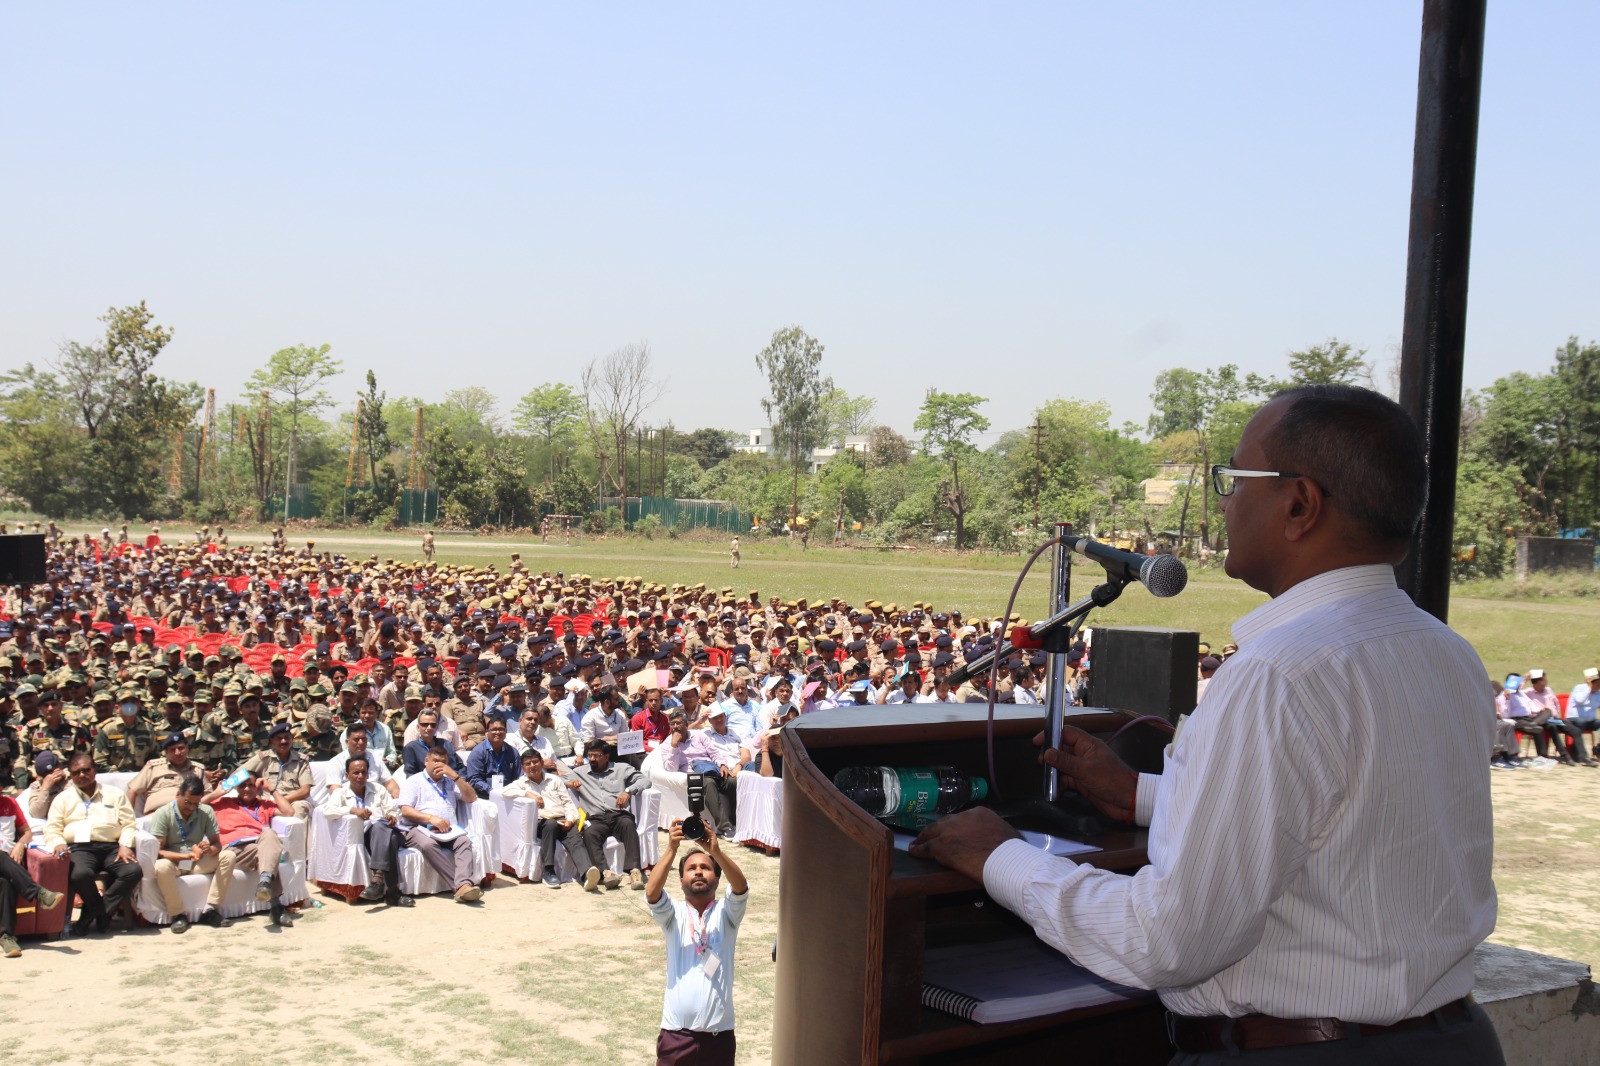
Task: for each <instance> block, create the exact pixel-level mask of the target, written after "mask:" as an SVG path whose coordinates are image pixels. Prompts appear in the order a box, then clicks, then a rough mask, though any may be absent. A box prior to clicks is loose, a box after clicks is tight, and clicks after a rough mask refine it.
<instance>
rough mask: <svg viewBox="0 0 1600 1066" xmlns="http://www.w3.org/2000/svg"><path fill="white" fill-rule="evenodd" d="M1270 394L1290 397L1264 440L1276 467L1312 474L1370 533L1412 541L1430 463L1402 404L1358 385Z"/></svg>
mask: <svg viewBox="0 0 1600 1066" xmlns="http://www.w3.org/2000/svg"><path fill="white" fill-rule="evenodd" d="M1272 398H1273V400H1286V401H1287V406H1286V407H1285V409H1284V412H1283V415H1282V416H1281V417H1280V418H1279V419H1278V422H1277V424H1276V425H1275V426H1273V427H1272V430H1271V431H1270V432H1269V433H1267V434H1266V435H1265V436H1264V437H1263V438H1262V442H1261V444H1262V448H1263V449H1264V450H1265V452H1266V454H1267V458H1268V460H1269V461H1270V462H1271V463H1272V465H1273V467H1274V468H1276V469H1278V470H1287V471H1291V472H1293V473H1296V474H1303V475H1305V476H1306V477H1309V478H1311V479H1312V480H1313V481H1315V482H1316V483H1317V484H1318V485H1319V486H1320V487H1321V488H1322V489H1323V491H1325V492H1326V493H1327V494H1328V498H1329V499H1331V500H1333V501H1334V506H1335V507H1336V508H1337V509H1338V510H1339V512H1340V513H1342V514H1344V515H1347V516H1349V518H1350V519H1351V521H1353V522H1354V523H1355V524H1356V525H1357V526H1358V527H1359V528H1360V529H1361V530H1363V531H1364V532H1365V533H1366V534H1367V535H1368V536H1370V537H1371V538H1372V539H1373V540H1376V541H1378V542H1380V543H1384V544H1403V543H1406V542H1408V541H1410V539H1411V534H1412V533H1413V532H1415V530H1416V528H1417V520H1418V519H1419V518H1421V517H1422V506H1423V504H1424V503H1425V502H1426V501H1427V496H1428V469H1427V459H1426V456H1427V452H1426V450H1425V448H1424V445H1423V441H1422V433H1421V431H1420V430H1419V429H1418V428H1417V424H1416V422H1414V421H1412V418H1411V416H1410V415H1408V414H1406V412H1405V409H1404V408H1403V407H1401V406H1400V405H1399V404H1397V403H1395V402H1394V401H1393V400H1391V399H1389V398H1388V397H1387V396H1384V395H1382V394H1381V393H1376V392H1373V391H1372V390H1371V389H1364V388H1360V387H1358V386H1355V385H1303V386H1300V387H1299V388H1293V389H1285V390H1284V391H1282V392H1280V393H1278V394H1277V395H1275V396H1273V397H1272Z"/></svg>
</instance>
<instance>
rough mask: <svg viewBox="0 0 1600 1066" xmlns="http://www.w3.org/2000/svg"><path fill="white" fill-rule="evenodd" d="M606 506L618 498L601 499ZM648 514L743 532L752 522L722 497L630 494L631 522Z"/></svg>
mask: <svg viewBox="0 0 1600 1066" xmlns="http://www.w3.org/2000/svg"><path fill="white" fill-rule="evenodd" d="M600 505H601V507H602V508H605V507H615V506H616V505H617V498H616V497H615V496H610V497H607V498H606V499H603V500H601V501H600ZM646 515H655V516H656V517H657V518H659V519H661V524H662V525H664V526H676V525H678V524H679V522H680V521H683V522H685V523H686V524H687V525H688V526H689V527H690V528H693V529H720V530H723V531H725V532H728V533H743V532H744V531H745V530H746V529H748V528H749V525H750V524H749V523H748V522H746V521H745V519H744V516H743V515H741V514H740V513H739V509H738V508H737V507H735V506H733V505H732V504H731V503H725V502H723V501H721V500H675V499H673V498H672V497H670V496H644V497H639V496H629V497H628V509H627V513H626V514H625V515H624V516H623V517H624V520H625V521H626V522H627V524H628V525H629V526H632V525H633V524H634V523H636V522H638V521H639V520H640V519H641V518H644V517H645V516H646Z"/></svg>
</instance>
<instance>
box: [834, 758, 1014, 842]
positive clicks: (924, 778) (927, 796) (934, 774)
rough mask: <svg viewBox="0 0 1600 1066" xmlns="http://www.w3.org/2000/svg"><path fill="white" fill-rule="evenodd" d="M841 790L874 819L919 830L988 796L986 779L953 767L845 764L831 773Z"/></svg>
mask: <svg viewBox="0 0 1600 1066" xmlns="http://www.w3.org/2000/svg"><path fill="white" fill-rule="evenodd" d="M833 784H834V787H835V788H837V789H838V790H839V791H840V792H843V793H844V794H845V795H846V796H847V797H849V799H850V800H851V801H852V802H853V803H855V804H856V806H858V807H860V808H861V809H862V810H864V811H866V812H867V813H868V814H870V815H872V816H873V817H874V818H878V819H881V820H883V821H885V822H892V823H893V824H895V825H898V826H901V827H903V828H906V829H921V828H922V827H924V826H926V825H928V824H929V823H931V822H935V821H937V820H938V819H939V818H940V817H942V816H944V815H946V814H953V813H954V812H956V811H959V810H961V809H962V808H963V807H966V806H969V805H970V804H973V803H976V802H978V801H979V800H982V799H984V798H985V797H987V796H988V795H989V782H987V781H985V780H984V779H983V778H981V777H969V776H968V775H967V774H965V773H963V772H961V771H960V770H957V769H956V768H955V767H953V766H908V767H900V768H896V767H892V766H847V767H845V768H844V769H843V770H840V771H839V772H838V773H836V774H834V775H833Z"/></svg>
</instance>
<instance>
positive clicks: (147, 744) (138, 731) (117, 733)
mask: <svg viewBox="0 0 1600 1066" xmlns="http://www.w3.org/2000/svg"><path fill="white" fill-rule="evenodd" d="M159 753H160V747H159V745H158V744H157V742H156V733H155V730H154V729H151V728H150V724H149V723H148V722H146V721H144V720H143V719H141V718H138V717H135V718H134V719H133V724H132V725H129V724H128V720H127V719H125V718H123V717H122V716H121V715H118V716H117V717H116V718H113V719H112V720H111V721H109V722H107V723H106V724H105V725H104V726H103V727H102V728H101V730H100V735H99V736H98V737H96V738H95V742H94V765H95V769H96V770H98V771H99V772H100V773H103V774H114V773H137V772H138V771H139V770H142V769H144V764H145V763H147V762H149V761H150V760H151V759H153V758H155V757H156V755H157V754H159Z"/></svg>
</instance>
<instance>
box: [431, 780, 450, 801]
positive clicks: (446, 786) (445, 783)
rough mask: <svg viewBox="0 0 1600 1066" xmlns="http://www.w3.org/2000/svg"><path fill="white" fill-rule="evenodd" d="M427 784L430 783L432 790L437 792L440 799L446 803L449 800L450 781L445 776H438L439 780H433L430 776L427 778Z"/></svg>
mask: <svg viewBox="0 0 1600 1066" xmlns="http://www.w3.org/2000/svg"><path fill="white" fill-rule="evenodd" d="M428 784H430V785H432V786H433V790H434V791H435V792H437V793H439V798H440V799H442V800H444V801H445V802H447V803H448V802H449V801H450V781H449V780H448V779H447V778H445V777H440V778H439V780H437V781H435V780H434V779H433V778H431V777H430V778H429V779H428Z"/></svg>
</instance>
